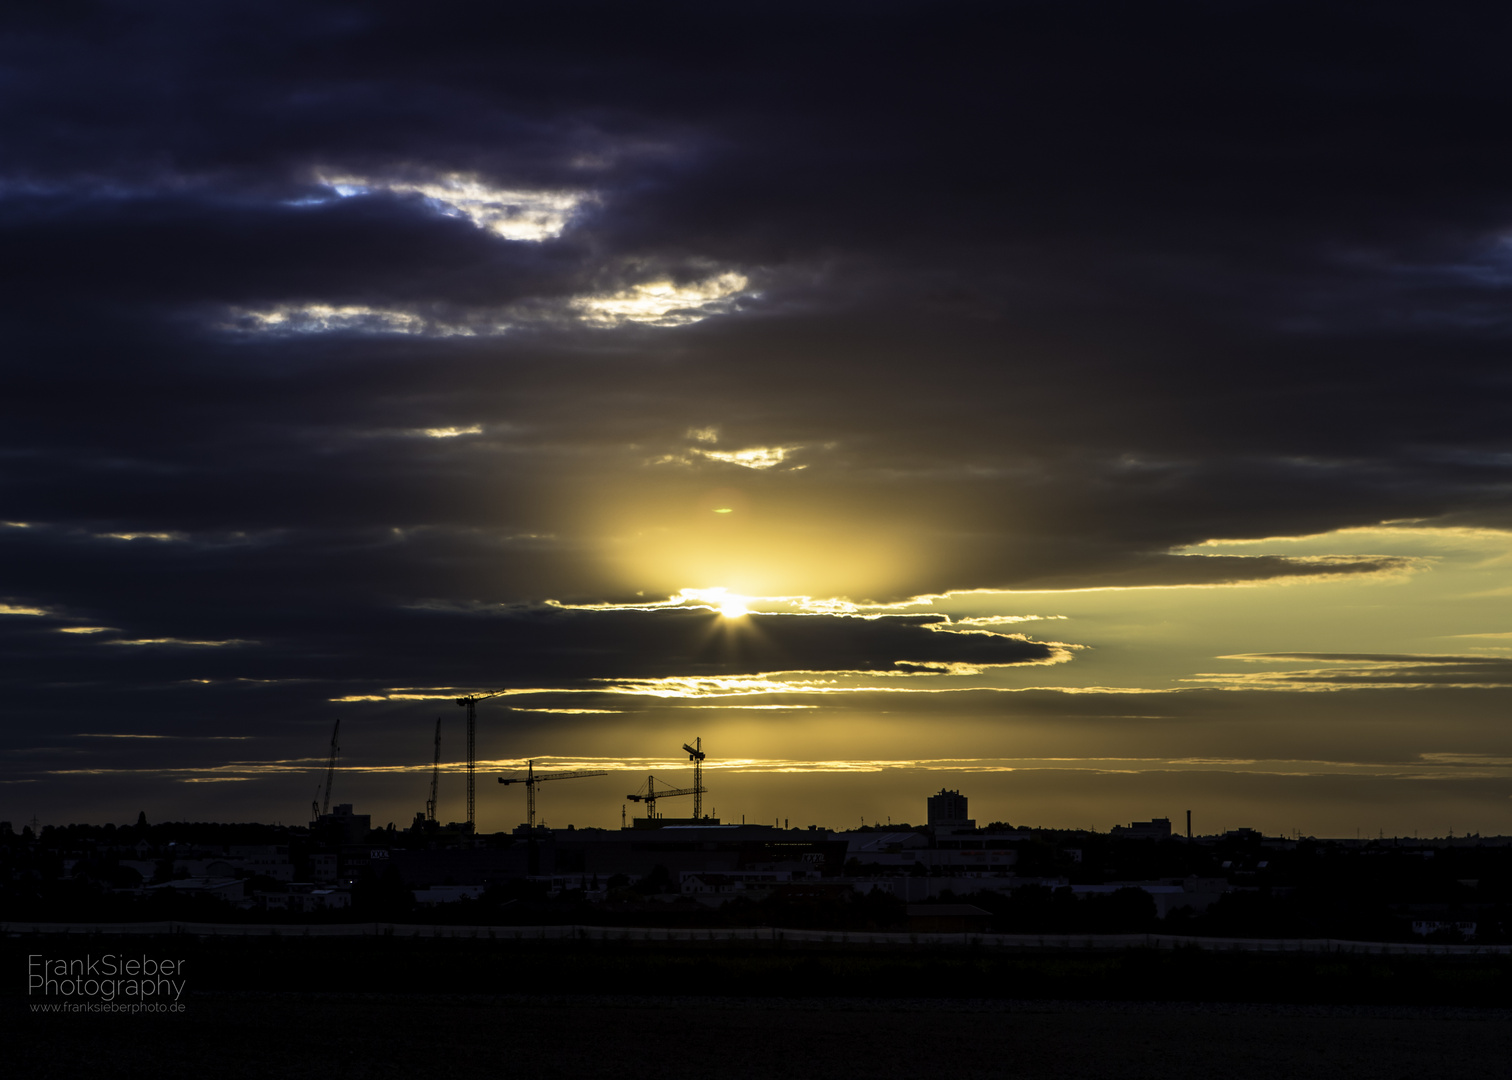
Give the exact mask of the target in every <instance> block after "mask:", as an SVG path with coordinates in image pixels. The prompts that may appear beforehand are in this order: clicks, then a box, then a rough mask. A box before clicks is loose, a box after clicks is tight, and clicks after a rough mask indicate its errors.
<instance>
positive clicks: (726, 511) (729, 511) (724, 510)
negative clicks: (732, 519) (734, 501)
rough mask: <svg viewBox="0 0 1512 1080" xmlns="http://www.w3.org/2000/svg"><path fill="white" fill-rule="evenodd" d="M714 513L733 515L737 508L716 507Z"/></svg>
mask: <svg viewBox="0 0 1512 1080" xmlns="http://www.w3.org/2000/svg"><path fill="white" fill-rule="evenodd" d="M714 512H715V513H716V514H733V513H734V512H735V508H734V507H733V506H716V507H715V508H714Z"/></svg>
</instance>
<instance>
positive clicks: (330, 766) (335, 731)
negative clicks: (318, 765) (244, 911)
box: [320, 716, 341, 815]
mask: <svg viewBox="0 0 1512 1080" xmlns="http://www.w3.org/2000/svg"><path fill="white" fill-rule="evenodd" d="M340 734H341V717H339V716H338V717H337V718H336V726H335V727H334V728H332V729H331V756H330V758H329V759H328V760H327V761H326V779H325V798H323V799H322V800H321V802H320V812H321V814H322V815H324V814H329V813H330V812H331V785H332V783H334V782H335V780H336V755H337V754H338V753H340V751H341V747H340V746H339V745H337V742H336V739H337V736H339V735H340Z"/></svg>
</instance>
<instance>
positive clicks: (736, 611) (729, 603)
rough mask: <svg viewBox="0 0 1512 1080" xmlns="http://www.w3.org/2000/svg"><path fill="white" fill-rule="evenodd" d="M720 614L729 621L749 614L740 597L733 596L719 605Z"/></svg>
mask: <svg viewBox="0 0 1512 1080" xmlns="http://www.w3.org/2000/svg"><path fill="white" fill-rule="evenodd" d="M719 613H720V614H721V615H723V616H724V617H725V618H727V619H738V618H740V617H741V616H742V615H745V614H747V608H746V606H745V604H744V603H743V602H742V599H741V598H740V597H737V596H732V597H730V598H729V599H728V600H726V601H724V602H723V603H722V604H720V605H719Z"/></svg>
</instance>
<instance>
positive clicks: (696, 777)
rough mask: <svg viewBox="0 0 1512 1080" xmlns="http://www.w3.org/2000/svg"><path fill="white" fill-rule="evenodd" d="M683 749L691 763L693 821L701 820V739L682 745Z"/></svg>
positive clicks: (702, 753) (702, 758)
mask: <svg viewBox="0 0 1512 1080" xmlns="http://www.w3.org/2000/svg"><path fill="white" fill-rule="evenodd" d="M683 749H684V750H686V751H687V752H688V760H689V761H691V762H692V763H693V820H694V821H699V820H702V818H703V795H704V786H703V761H704V752H703V739H701V738H700V739H694V740H693V745H692V746H689V745H688V744H687V743H683Z"/></svg>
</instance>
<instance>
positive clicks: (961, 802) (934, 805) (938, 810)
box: [929, 788, 976, 829]
mask: <svg viewBox="0 0 1512 1080" xmlns="http://www.w3.org/2000/svg"><path fill="white" fill-rule="evenodd" d="M929 827H930V828H931V829H974V828H976V822H975V821H972V820H971V819H970V818H968V817H967V816H966V796H964V795H962V794H961V793H960V792H959V791H946V790H945V789H944V788H941V789H940V793H939V794H938V795H931V796H930V797H929Z"/></svg>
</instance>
